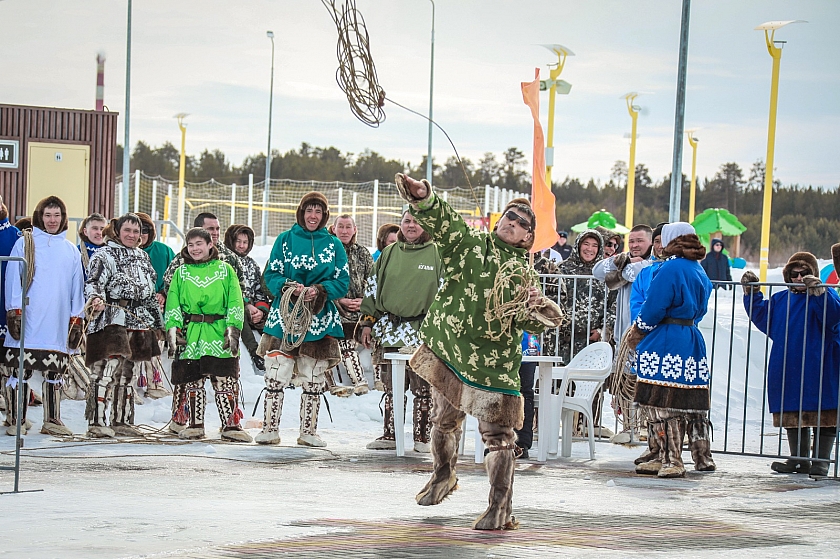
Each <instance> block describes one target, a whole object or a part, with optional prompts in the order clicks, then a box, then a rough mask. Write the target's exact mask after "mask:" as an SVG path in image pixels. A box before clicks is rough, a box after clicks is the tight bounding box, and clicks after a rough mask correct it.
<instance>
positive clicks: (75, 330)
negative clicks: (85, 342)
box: [67, 316, 84, 349]
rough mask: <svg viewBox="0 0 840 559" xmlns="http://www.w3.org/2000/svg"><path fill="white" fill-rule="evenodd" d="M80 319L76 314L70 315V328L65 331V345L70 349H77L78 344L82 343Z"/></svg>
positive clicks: (82, 332)
mask: <svg viewBox="0 0 840 559" xmlns="http://www.w3.org/2000/svg"><path fill="white" fill-rule="evenodd" d="M82 326H83V324H82V319H81V318H80V317H78V316H71V317H70V329H69V330H68V332H67V347H68V348H70V349H79V344H81V343H82V334H84V330H83V328H82Z"/></svg>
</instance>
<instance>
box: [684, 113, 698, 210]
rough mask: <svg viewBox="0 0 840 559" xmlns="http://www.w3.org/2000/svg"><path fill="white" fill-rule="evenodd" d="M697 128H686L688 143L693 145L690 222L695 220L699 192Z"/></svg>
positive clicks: (689, 197) (689, 204)
mask: <svg viewBox="0 0 840 559" xmlns="http://www.w3.org/2000/svg"><path fill="white" fill-rule="evenodd" d="M696 131H697V130H686V131H685V135H686V136H688V143H689V144H690V145H691V190H689V192H688V222H689V223H691V222H692V221H694V202H695V200H696V192H697V142H699V141H700V140H698V139H697V137H696V136H695V135H694V133H695V132H696Z"/></svg>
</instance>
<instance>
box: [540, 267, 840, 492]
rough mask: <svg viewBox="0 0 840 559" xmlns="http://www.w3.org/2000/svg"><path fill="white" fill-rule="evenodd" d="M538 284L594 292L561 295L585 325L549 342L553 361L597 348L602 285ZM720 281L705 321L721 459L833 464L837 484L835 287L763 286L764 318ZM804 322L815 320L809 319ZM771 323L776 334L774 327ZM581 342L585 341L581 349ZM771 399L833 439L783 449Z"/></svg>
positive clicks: (547, 279)
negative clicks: (824, 454) (800, 451)
mask: <svg viewBox="0 0 840 559" xmlns="http://www.w3.org/2000/svg"><path fill="white" fill-rule="evenodd" d="M540 277H541V281H542V283H543V290H544V291H545V290H547V289H550V288H551V286H552V285H555V286H556V285H558V283H560V284H561V285H562V284H563V283H564V282H569V281H570V280H573V281H574V286H575V289H577V290H578V293H579V292H580V290H582V292H583V293H584V294H585V295H586V297H584V298H581V297H578V296H573V295H574V294H572V293H569V292H568V289H567V293H566V294H565V296H564V295H563V294H562V292H558V293H557V296H556V298H557V301H558V303H559V304H561V306H563V307H564V308H565V310H566V312H567V313H569V315H570V316H571V317H574V318H577V317H581V316H583V317H586V319H587V320H588V322H587V324H586V326H585V328H581V327H580V325H574V326H573V325H572V324H570V325H569V330H570V332H568V333H563V332H560V331H559V330H550V331H548V332H547V333H544V334H543V335H542V336H541V342H542V347H543V350H544V352H545V348H546V347H547V346H548V348H549V351H551V353H550V354H552V355H563V356H564V359H566V357H565V355H566V353H564V352H569V353H568V354H569V356H570V357H571V356H573V355H574V353H575V348H576V347H577V348H579V347H580V345H583V346H586V345H589V343H591V341H595V340H591V341H590V340H589V338H588V337H587V339H586V340H581V339H580V338H579V336H581V335H582V334H585V333H586V332H589V331H590V330H592V329H593V328H601V327H602V324H601V323H600V322H599V321H601V320H602V319H601V317H603V316H610V317H612V316H613V315H612V313H611V309H609V307H608V301H607V299H606V298H604V297H600V298H599V297H598V296H595V294H597V293H599V291H598V286H597V283H598V280H597V279H595V278H594V277H592V276H566V275H541V276H540ZM713 283H714V284H715V290H714V292H713V293H712V295H711V297H710V299H709V306H708V312H707V314H706V316H705V317H704V318H703V319H702V321H701V322H700V323H699V328H700V331H701V333H702V334H703V337H704V339H705V341H706V347H707V353H708V357H709V362H710V369H711V377H710V382H709V394H710V404H711V409H710V412H709V417H710V420H711V422H712V424H713V426H714V427H713V441H712V450H713V452H717V453H724V454H739V455H746V456H761V457H767V458H781V459H788V458H801V459H807V460H810V461H812V462H814V463H816V462H826V461H828V462H829V464H830V467H829V476H832V477H835V478H836V477H838V461H837V450H838V437H837V432H836V428H835V427H833V426H836V425H838V424H840V406H838V405H837V402H838V401H840V381H838V379H840V333H838V330H840V297H836V296H835V295H836V292H835V293H829V291H830V290H832V289H833V288H836V286H830V285H828V286H827V285H821V287H824V288H825V293H824V294H823V295H820V296H815V295H811V294H808V293H807V292H804V293H793V292H791V291H790V288H791V287H797V284H785V283H761V284H756V285H759V286H761V287H762V288H763V289H764V291H765V292H766V296H764V297H763V298H762V299H763V300H764V301H774V303H773V304H772V306H768V312H767V313H765V314H761V316H759V315H760V313H758V312H757V311H758V310H759V307H760V306H761V305H759V304H756V302H755V301H753V300H751V299H750V300H749V301H748V306H746V307H745V304H744V294H743V289H742V288H741V286H740V284H739V283H737V282H713ZM566 285H567V286H568V283H566ZM601 286H603V284H601ZM799 286H801V284H799ZM607 293H609V292H607ZM580 300H584V301H586V302H585V304H586V305H587V307H586V308H585V309H579V308H578V304H579V303H580ZM780 301H781V302H780ZM768 305H769V304H768ZM780 305H781V306H780ZM751 316H752V317H753V318H755V319H756V322H758V323H759V324H764V325H765V327H764V331H766V332H767V331H769V332H770V335H771V336H773V337H774V338H776V339H775V340H772V339H771V337H770V336H768V335H766V334H765V333H764V332H762V330H761V329H759V328H758V327H757V326H756V325H755V324H754V323H753V322H752V321H751V320H750V317H751ZM803 316H804V317H806V318H809V320H808V321H802V320H801V318H802V317H803ZM762 321H763V322H762ZM768 324H770V325H772V329H771V328H769V327H767V326H766V325H768ZM607 326H610V325H607ZM575 336H578V342H576V341H575V339H574V337H575ZM552 338H553V339H552ZM547 341H548V342H549V343H546V342H547ZM552 341H553V342H554V345H553V346H552V343H551V342H552ZM606 341H610V340H606ZM779 344H782V346H779ZM774 345H775V347H776V351H777V352H779V351H780V350H781V353H780V354H783V355H785V356H786V358H785V359H784V360H782V362H781V363H782V365H781V372H780V371H779V370H778V368H779V365H778V361H777V360H774V361H773V362H771V353H772V350H773V347H774ZM552 347H553V348H556V349H551V348H552ZM557 351H559V352H560V353H557ZM774 355H775V354H774ZM566 362H568V361H566ZM814 369H816V370H814ZM803 371H804V374H803ZM791 390H792V391H793V398H792V399H791V397H790V393H791V392H790V391H791ZM786 394H787V395H788V399H787V400H786V399H785V396H786ZM605 400H607V401H608V400H609V397H608V398H605ZM771 400H772V401H779V402H788V407H786V408H781V409H784V410H785V411H786V412H787V413H786V414H785V417H787V418H788V419H791V418H792V421H793V422H794V427H796V426H802V427H807V426H809V425H811V426H813V424H816V425H823V426H824V427H823V429H824V430H823V431H822V432H823V434H824V435H825V436H824V437H823V440H822V442H820V437H815V438H814V444H815V445H816V448H812V452H811V453H810V454H811V456H807V457H806V456H801V457H798V456H791V453H790V451H789V449H788V447H787V444H786V443H785V440H786V436H787V435H786V431H785V428H784V427H783V426H781V424H780V425H778V426H774V421H773V413H771V411H770V401H771ZM815 400H816V401H815ZM605 405H606V404H605ZM791 406H792V407H791ZM828 436H831V446H832V448H833V452H832V453H831V454H830V455H829V458H819V455H820V446H821V445H824V444H825V441H826V440H827V439H828ZM814 456H817V457H816V458H815V457H814Z"/></svg>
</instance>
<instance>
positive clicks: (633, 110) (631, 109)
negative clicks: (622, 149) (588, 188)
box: [621, 91, 641, 229]
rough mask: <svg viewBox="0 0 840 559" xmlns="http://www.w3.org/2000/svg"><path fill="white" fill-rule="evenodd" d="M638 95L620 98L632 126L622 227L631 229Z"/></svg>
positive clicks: (632, 94) (634, 182)
mask: <svg viewBox="0 0 840 559" xmlns="http://www.w3.org/2000/svg"><path fill="white" fill-rule="evenodd" d="M638 96H639V94H638V93H636V92H635V91H632V92H630V93H628V94H627V95H624V96H623V97H621V98H622V99H624V100H625V101H626V102H627V112H628V113H630V120H631V122H632V125H631V127H630V163H629V165H628V166H627V167H628V168H627V202H626V204H625V209H624V225H625V226H626V227H627V228H628V229H632V228H633V201H634V196H635V188H636V122H637V121H638V120H639V111H640V110H641V108H640V107H639V106H637V105H634V104H633V101H634V100H635V99H636V97H638Z"/></svg>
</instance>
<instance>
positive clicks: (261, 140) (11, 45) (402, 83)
mask: <svg viewBox="0 0 840 559" xmlns="http://www.w3.org/2000/svg"><path fill="white" fill-rule="evenodd" d="M680 4H681V3H680V2H679V0H635V1H628V0H590V1H580V0H578V1H568V0H540V1H536V0H535V1H527V0H516V1H514V0H485V1H478V0H437V16H436V35H435V39H436V40H435V95H434V105H435V109H434V116H435V119H436V120H437V121H438V122H439V123H440V124H441V126H443V127H444V128H445V129H446V130H447V132H448V133H449V134H450V136H451V137H452V139H453V140H454V142H455V144H456V146H457V147H458V150H459V151H460V152H461V154H462V155H464V156H466V157H469V158H470V159H472V160H473V161H477V160H478V159H479V158H480V157H481V155H482V154H483V153H484V152H488V151H490V152H495V153H497V154H501V152H502V151H504V150H505V149H506V148H508V147H510V146H517V147H519V148H520V149H522V150H523V151H525V152H526V153H528V155H529V158H530V149H531V148H530V146H531V142H532V139H531V133H532V128H531V126H532V125H531V122H530V113H529V111H528V108H527V107H526V106H525V105H524V104H523V103H522V97H521V93H520V89H519V84H520V82H522V81H530V80H531V79H533V75H534V69H535V68H536V67H540V68H541V71H542V73H543V76H544V77H547V74H548V67H547V64H548V63H550V62H552V60H553V55H552V54H551V53H549V52H548V51H546V50H545V49H543V48H542V47H540V46H539V45H540V44H543V43H560V44H563V45H565V46H567V47H569V48H570V49H572V50H573V51H574V52H575V53H576V56H574V57H570V58H569V60H568V62H567V64H566V68H565V70H564V71H563V75H562V78H563V79H565V80H567V81H569V82H571V83H572V91H571V94H570V95H567V96H561V97H559V98H558V103H557V115H556V132H555V144H556V146H557V147H556V155H555V171H554V178H555V180H557V179H561V178H562V177H565V176H567V175H569V176H573V177H579V178H582V179H584V180H587V179H589V178H590V177H592V178H595V179H596V180H598V179H600V180H602V181H605V180H607V179H608V177H609V173H610V169H611V167H612V165H613V163H614V162H615V161H616V160H619V159H622V160H625V161H626V160H627V159H628V152H629V140H628V139H627V138H626V137H625V136H626V135H627V134H628V133H629V130H630V117H629V116H628V114H627V111H626V108H625V105H624V101H623V100H621V99H619V97H620V96H621V95H623V94H625V93H627V92H629V91H639V92H644V93H645V95H642V96H641V97H639V99H638V101H637V103H638V104H639V105H641V106H642V107H643V108H644V114H643V115H642V116H640V118H639V136H640V137H639V140H638V150H637V162H639V163H644V164H646V165H647V166H648V167H649V169H650V171H651V175H652V176H653V177H654V178H656V179H659V178H661V177H662V176H664V175H665V174H667V173H669V172H670V169H671V152H672V143H673V125H674V106H675V87H676V86H675V84H676V73H677V63H678V52H677V50H678V45H679V22H680ZM357 7H358V8H359V10H360V11H361V12H362V14H363V15H364V18H365V20H366V21H367V27H368V31H369V33H370V42H371V49H372V53H373V57H374V60H375V63H376V68H377V71H378V75H379V79H380V82H381V84H382V86H383V87H384V88H385V90H386V92H387V94H388V96H389V97H391V98H393V99H394V100H396V101H398V102H400V103H402V104H404V105H406V106H409V107H411V108H414V109H415V110H418V111H421V112H424V113H425V112H427V111H428V102H429V100H428V95H429V54H430V53H429V41H430V29H431V4H430V2H428V1H427V0H357ZM691 18H692V20H691V31H690V45H689V66H688V90H687V104H686V127H687V128H699V131H698V132H697V136H698V137H699V138H700V148H699V151H698V171H699V175H701V176H707V177H711V176H712V175H714V173H715V171H716V170H717V168H718V167H719V166H720V165H721V164H722V163H725V162H728V161H735V162H737V163H739V164H740V165H741V166H742V167H744V169H745V172H748V170H749V167H750V165H751V164H752V162H753V161H755V160H756V159H758V158H764V156H765V151H766V142H767V117H768V107H769V91H770V71H771V58H770V56H769V54H768V53H767V50H766V47H765V45H764V37H763V33H762V32H759V31H754V30H753V28H754V27H755V26H756V25H759V24H761V23H763V22H765V21H770V20H792V19H802V20H807V21H808V22H809V23H807V24H797V25H791V26H788V27H786V28H784V29H783V30H781V31H779V32H778V33H777V36H776V38H777V39H779V40H785V41H787V44H786V46H785V49H784V55H783V57H782V65H781V86H780V100H779V116H778V129H777V142H776V168H777V171H776V176H777V177H778V178H779V179H780V180H781V181H782V182H784V183H785V184H788V183H799V184H813V185H820V186H827V187H836V186H837V185H838V184H840V164H838V157H837V155H838V141H837V139H836V136H837V134H838V131H840V61H839V60H838V54H837V53H838V52H840V33H839V32H838V29H837V28H838V25H840V2H837V1H834V0H823V1H818V0H787V1H784V0H775V1H773V0H762V1H760V2H759V1H737V2H733V1H731V0H702V1H697V0H695V2H693V6H692V12H691ZM268 29H271V30H273V31H274V33H275V43H276V70H275V71H276V74H275V83H274V95H275V98H274V117H273V132H272V147H273V148H275V149H280V150H282V151H285V150H288V149H293V148H296V147H298V146H299V145H300V143H301V142H308V143H310V144H313V145H317V146H335V147H337V148H339V149H341V150H342V151H349V152H354V153H359V152H360V151H362V150H364V149H365V148H369V149H372V150H374V151H377V152H379V153H381V154H383V155H384V156H386V157H389V158H396V159H401V160H408V161H411V162H413V163H415V164H416V163H417V162H419V160H420V158H421V157H422V156H423V155H424V154H425V152H426V141H427V139H426V134H427V124H426V122H425V121H423V120H421V119H420V118H419V117H417V116H414V115H411V114H409V113H406V112H405V111H403V110H402V109H400V108H398V107H395V106H393V105H387V106H386V111H387V120H386V121H385V122H384V123H383V124H382V125H381V126H380V127H379V128H378V129H373V128H369V127H367V126H365V125H364V124H362V123H360V122H359V121H357V120H356V119H355V118H354V117H353V115H352V114H351V112H350V110H349V107H348V104H347V101H346V99H345V97H344V96H343V94H342V92H341V91H340V90H339V88H338V87H337V85H336V82H335V71H336V66H337V61H336V56H335V50H336V49H335V44H336V30H335V27H334V25H333V24H332V21H331V19H330V17H329V15H328V13H327V11H326V9H325V8H324V6H323V5H322V4H321V2H319V1H318V0H249V1H246V0H240V1H236V2H231V1H230V0H224V1H222V0H200V1H199V0H136V1H135V2H134V11H133V25H132V68H131V142H132V144H133V143H134V142H136V141H137V140H139V139H142V140H144V141H146V142H148V143H151V144H152V145H160V144H161V143H163V142H165V141H171V142H172V143H174V144H176V145H177V143H178V141H179V132H178V128H177V125H176V122H175V120H174V119H173V118H172V117H173V115H174V114H176V113H178V112H186V113H190V116H189V118H188V119H187V122H188V124H189V126H188V132H187V151H188V153H190V154H197V153H199V152H200V151H201V150H203V149H205V148H209V149H220V150H222V151H224V152H225V153H226V154H227V155H228V156H229V157H230V158H231V159H232V161H233V162H234V163H236V164H239V163H241V161H242V159H243V158H244V157H245V156H246V155H249V154H254V153H259V152H264V151H265V148H266V142H267V137H266V136H267V121H268V92H269V76H270V61H271V42H270V41H269V39H267V38H266V35H265V32H266V30H268ZM125 33H126V2H124V1H116V0H84V1H83V0H0V103H11V104H25V105H45V106H58V107H72V108H93V106H94V99H95V85H96V64H95V57H96V53H97V52H98V51H104V52H105V53H106V56H107V63H106V75H105V104H106V105H107V106H108V107H109V108H110V110H112V111H119V112H120V113H122V112H123V111H124V106H125V100H124V92H125V55H126V53H125ZM547 95H548V94H547V93H546V94H543V96H542V97H541V102H542V113H543V124H544V126H545V119H546V113H547V105H548V103H547V101H548V98H547ZM122 140H123V132H122V131H120V133H119V142H120V143H122ZM434 144H435V147H434V155H435V159H436V160H437V161H439V162H442V161H443V160H445V159H446V158H448V157H450V156H451V155H452V150H451V148H450V147H449V145H448V144H447V143H446V140H445V138H444V137H443V135H442V134H440V133H439V132H436V134H435V137H434ZM686 149H687V152H686V154H685V156H684V166H683V170H684V172H685V173H689V172H690V161H691V160H690V151H689V148H688V146H687V145H686ZM288 178H300V179H305V178H307V177H288Z"/></svg>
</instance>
